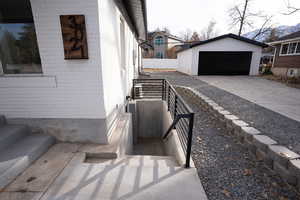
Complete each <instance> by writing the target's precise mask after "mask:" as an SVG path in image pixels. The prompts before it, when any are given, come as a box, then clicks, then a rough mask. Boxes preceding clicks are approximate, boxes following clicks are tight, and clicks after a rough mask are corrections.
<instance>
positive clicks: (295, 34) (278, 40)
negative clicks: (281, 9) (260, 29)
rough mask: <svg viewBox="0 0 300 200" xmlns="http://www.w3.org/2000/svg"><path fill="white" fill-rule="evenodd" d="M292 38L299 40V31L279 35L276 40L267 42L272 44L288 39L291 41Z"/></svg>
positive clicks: (287, 40)
mask: <svg viewBox="0 0 300 200" xmlns="http://www.w3.org/2000/svg"><path fill="white" fill-rule="evenodd" d="M293 40H300V31H297V32H294V33H291V34H288V35H285V36H283V37H280V38H278V39H277V40H276V41H274V42H270V43H269V44H270V45H274V44H280V43H283V42H289V41H293Z"/></svg>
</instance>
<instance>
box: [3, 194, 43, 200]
mask: <svg viewBox="0 0 300 200" xmlns="http://www.w3.org/2000/svg"><path fill="white" fill-rule="evenodd" d="M42 194H43V193H42V192H1V193H0V199H1V200H39V198H40V197H41V196H42Z"/></svg>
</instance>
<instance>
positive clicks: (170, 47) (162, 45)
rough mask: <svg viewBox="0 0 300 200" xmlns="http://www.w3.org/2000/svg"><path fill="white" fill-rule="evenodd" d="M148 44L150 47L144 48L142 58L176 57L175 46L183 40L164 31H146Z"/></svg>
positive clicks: (182, 42)
mask: <svg viewBox="0 0 300 200" xmlns="http://www.w3.org/2000/svg"><path fill="white" fill-rule="evenodd" d="M148 44H149V45H150V46H151V48H146V49H144V54H143V57H144V58H177V53H176V51H177V50H178V49H177V48H176V46H178V45H182V44H184V41H183V40H182V39H180V38H178V37H176V36H174V35H171V34H170V33H167V32H166V31H155V32H150V33H148Z"/></svg>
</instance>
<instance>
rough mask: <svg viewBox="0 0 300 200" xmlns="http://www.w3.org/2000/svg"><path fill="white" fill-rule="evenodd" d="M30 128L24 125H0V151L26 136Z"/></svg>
mask: <svg viewBox="0 0 300 200" xmlns="http://www.w3.org/2000/svg"><path fill="white" fill-rule="evenodd" d="M29 133H30V130H29V128H28V127H27V126H24V125H5V126H0V151H2V150H4V149H6V148H7V147H9V146H11V145H12V144H14V143H16V142H17V141H18V140H20V139H22V138H24V137H26V136H28V135H29Z"/></svg>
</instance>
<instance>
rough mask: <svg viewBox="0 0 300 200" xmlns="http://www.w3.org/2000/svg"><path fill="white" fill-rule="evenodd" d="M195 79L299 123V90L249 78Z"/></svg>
mask: <svg viewBox="0 0 300 200" xmlns="http://www.w3.org/2000/svg"><path fill="white" fill-rule="evenodd" d="M196 78H197V79H199V80H201V81H204V82H206V83H208V84H210V85H213V86H216V87H218V88H221V89H223V90H225V91H228V92H230V93H232V94H235V95H237V96H240V97H242V98H244V99H246V100H248V101H251V102H253V103H256V104H258V105H260V106H262V107H265V108H267V109H270V110H272V111H275V112H278V113H280V114H282V115H284V116H286V117H289V118H291V119H294V120H296V121H299V122H300V90H299V89H296V88H291V87H288V86H285V85H284V84H281V83H278V82H275V81H270V80H266V79H263V78H259V77H249V76H196Z"/></svg>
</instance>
